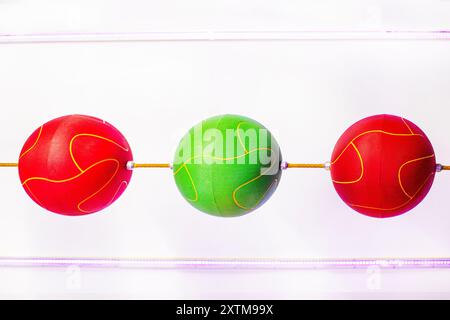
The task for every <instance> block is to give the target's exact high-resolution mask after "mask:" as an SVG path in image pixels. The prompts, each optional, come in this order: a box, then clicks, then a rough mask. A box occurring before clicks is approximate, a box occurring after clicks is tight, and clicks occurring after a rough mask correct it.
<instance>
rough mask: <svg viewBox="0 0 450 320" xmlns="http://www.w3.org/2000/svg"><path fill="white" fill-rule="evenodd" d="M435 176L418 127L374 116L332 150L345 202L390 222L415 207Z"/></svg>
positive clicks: (335, 175) (428, 146)
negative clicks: (389, 219) (390, 218)
mask: <svg viewBox="0 0 450 320" xmlns="http://www.w3.org/2000/svg"><path fill="white" fill-rule="evenodd" d="M435 172H436V158H435V154H434V150H433V146H432V145H431V143H430V141H429V140H428V138H427V136H426V135H425V133H424V132H423V131H422V130H421V129H420V128H419V127H417V126H416V125H415V124H414V123H412V122H410V121H408V120H406V119H403V118H401V117H397V116H393V115H376V116H372V117H369V118H366V119H363V120H361V121H359V122H357V123H355V124H354V125H352V126H351V127H350V128H349V129H348V130H347V131H345V133H344V134H343V135H342V136H341V138H340V139H339V141H338V142H337V144H336V147H335V149H334V151H333V155H332V160H331V177H332V179H333V184H334V187H335V189H336V191H337V193H338V194H339V196H340V197H341V198H342V200H343V201H344V202H345V203H346V204H347V205H349V206H350V207H351V208H353V209H354V210H356V211H358V212H360V213H362V214H364V215H367V216H371V217H376V218H389V217H394V216H398V215H401V214H404V213H406V212H408V211H410V210H411V209H413V208H414V207H416V206H417V205H418V204H419V203H420V202H421V201H422V200H423V199H424V198H425V197H426V195H427V194H428V192H429V190H430V188H431V186H432V184H433V181H434V176H435Z"/></svg>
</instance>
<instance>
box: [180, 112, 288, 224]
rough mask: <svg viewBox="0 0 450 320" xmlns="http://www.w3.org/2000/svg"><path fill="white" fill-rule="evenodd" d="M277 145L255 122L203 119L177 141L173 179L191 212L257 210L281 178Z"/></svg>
mask: <svg viewBox="0 0 450 320" xmlns="http://www.w3.org/2000/svg"><path fill="white" fill-rule="evenodd" d="M281 161H282V156H281V152H280V147H279V146H278V143H277V141H276V140H275V138H274V137H273V136H272V134H271V133H270V132H269V131H268V130H267V129H266V128H265V127H264V126H263V125H261V124H260V123H258V122H256V121H254V120H252V119H249V118H246V117H242V116H237V115H222V116H217V117H213V118H209V119H207V120H204V121H202V122H201V123H199V124H198V125H196V126H195V127H193V128H192V129H191V130H190V131H189V132H188V133H187V134H186V135H185V136H184V138H183V139H182V140H181V142H180V144H179V146H178V148H177V151H176V154H175V159H174V166H173V171H174V177H175V182H176V184H177V186H178V189H179V190H180V192H181V194H182V195H183V197H184V198H185V199H186V200H187V201H188V202H189V203H190V204H191V205H192V206H194V207H195V208H197V209H199V210H201V211H203V212H205V213H208V214H211V215H214V216H219V217H238V216H242V215H245V214H247V213H250V212H251V211H253V210H255V209H257V208H259V207H260V206H262V205H263V204H264V203H265V202H266V201H267V200H268V199H269V198H270V197H271V196H272V194H273V193H274V192H275V190H276V188H277V187H278V184H279V182H280V178H281V169H280V164H281Z"/></svg>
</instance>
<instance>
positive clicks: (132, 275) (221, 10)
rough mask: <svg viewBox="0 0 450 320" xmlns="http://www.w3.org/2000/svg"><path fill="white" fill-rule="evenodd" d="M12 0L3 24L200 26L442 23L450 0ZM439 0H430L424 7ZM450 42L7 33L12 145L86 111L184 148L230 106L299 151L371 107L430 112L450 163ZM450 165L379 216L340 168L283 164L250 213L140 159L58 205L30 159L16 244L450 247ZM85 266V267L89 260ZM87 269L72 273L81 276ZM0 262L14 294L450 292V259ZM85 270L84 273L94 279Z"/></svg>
mask: <svg viewBox="0 0 450 320" xmlns="http://www.w3.org/2000/svg"><path fill="white" fill-rule="evenodd" d="M260 2H261V1H247V2H245V4H244V3H243V2H242V1H191V2H189V1H165V2H160V1H76V2H75V1H61V0H60V1H48V0H47V1H8V0H6V1H5V0H3V1H1V0H0V33H3V34H14V33H48V32H125V31H126V32H142V31H192V30H202V31H204V30H206V31H207V30H310V29H313V30H383V29H384V30H387V29H389V30H394V29H395V30H432V29H434V30H443V29H446V28H447V29H448V28H450V1H379V2H376V1H341V2H339V3H336V2H335V1H314V2H313V3H308V1H302V2H298V1H287V0H284V1H265V2H264V3H260ZM425 4H426V6H425ZM448 57H450V44H449V43H448V42H447V41H279V42H277V41H253V42H252V41H250V42H238V41H236V42H232V41H231V42H220V41H217V42H212V41H210V42H200V41H198V42H131V43H59V44H54V43H53V44H52V43H41V44H1V45H0V88H1V91H0V108H1V111H2V114H1V117H0V145H1V152H0V155H1V158H0V161H3V162H8V161H16V159H17V157H18V154H19V152H20V149H21V147H22V144H23V143H24V141H25V140H26V138H27V137H28V135H29V134H31V133H32V131H33V130H35V129H36V128H37V127H39V126H40V125H41V124H42V123H44V122H46V121H48V120H50V119H52V118H55V117H57V116H61V115H65V114H71V113H82V114H88V115H93V116H97V117H101V118H103V119H105V120H107V121H108V122H110V123H112V124H113V125H115V126H116V127H117V128H119V129H120V130H121V131H122V133H123V134H124V135H125V136H126V137H127V139H128V141H129V142H130V144H131V146H132V148H133V152H134V155H135V160H136V161H138V162H170V161H171V160H172V156H173V152H174V150H175V148H176V145H177V143H178V140H179V139H180V138H181V136H182V135H183V134H184V133H185V131H187V130H188V129H189V128H190V127H191V126H193V125H195V124H196V123H197V122H199V121H200V120H202V119H204V118H207V117H210V116H213V115H217V114H223V113H237V114H242V115H246V116H249V117H252V118H254V119H255V120H257V121H260V122H261V123H263V124H264V125H265V126H266V127H268V128H269V129H270V130H271V131H272V132H273V133H274V135H275V136H276V137H277V140H278V141H279V143H280V145H281V147H282V151H283V154H284V156H285V158H286V160H288V161H291V162H324V161H327V160H329V157H330V155H331V151H332V149H333V146H334V143H335V142H336V140H337V139H338V137H339V136H340V134H341V133H342V132H343V131H344V130H345V129H346V128H347V127H348V126H349V125H351V124H352V123H353V122H355V121H357V120H359V119H360V118H362V117H365V116H368V115H372V114H378V113H391V114H397V115H401V116H404V117H405V118H407V119H409V120H411V121H413V122H415V123H416V124H417V125H419V126H420V127H421V128H422V129H423V130H424V131H425V132H426V133H427V134H428V136H429V138H430V140H431V141H432V142H433V145H434V147H435V150H436V154H437V157H438V161H441V162H447V163H448V162H450V147H449V144H448V141H449V135H450V133H449V128H448V119H449V116H450V111H449V101H450V90H449V88H450V60H449V58H448ZM449 179H450V177H449V176H448V174H447V173H442V174H439V175H438V176H437V179H436V181H435V184H434V186H433V189H432V191H431V192H430V194H429V196H428V197H427V198H426V199H425V201H424V202H423V203H422V204H421V205H420V206H419V207H418V208H417V209H415V210H414V211H412V212H410V213H408V214H406V215H404V216H402V217H398V218H394V219H389V220H375V219H371V218H367V217H364V216H362V215H359V214H357V213H355V212H353V211H351V210H350V209H349V208H347V207H346V206H345V205H344V204H343V203H342V202H341V200H340V199H339V197H338V196H337V195H336V193H335V191H334V189H333V186H332V184H331V182H330V177H329V174H328V173H327V172H324V171H321V170H318V171H315V170H305V171H301V170H299V171H295V170H291V171H288V172H285V174H284V176H283V178H282V181H281V185H280V187H279V188H278V190H277V192H276V193H275V195H274V196H273V198H272V199H271V200H270V201H269V202H268V203H267V204H266V205H265V206H264V207H262V208H261V209H260V210H258V211H257V212H255V213H252V214H250V215H248V216H246V217H243V218H238V219H228V220H227V219H225V220H224V219H218V218H215V217H210V216H207V215H205V214H203V213H200V212H197V211H195V209H193V208H191V207H190V205H189V204H188V203H186V202H185V200H184V199H183V198H182V197H181V195H179V193H178V190H177V189H176V186H175V184H174V181H173V178H172V176H171V173H170V171H168V170H139V171H136V172H135V174H134V176H133V179H132V183H131V185H130V186H129V188H128V189H127V191H126V192H125V194H124V195H123V196H122V198H121V199H120V200H119V201H118V202H117V203H115V204H114V205H113V206H112V207H111V208H109V209H107V210H105V211H103V212H101V213H99V214H95V215H92V216H88V217H82V218H67V217H62V216H57V215H55V214H51V213H48V212H45V211H43V210H42V209H40V208H39V207H38V206H36V205H35V204H34V203H33V202H32V201H31V200H30V199H29V198H28V197H27V195H26V194H25V192H24V191H23V190H22V187H21V186H20V182H19V179H18V176H17V172H16V170H15V169H4V170H2V172H1V181H2V182H1V184H0V194H1V195H2V205H1V211H0V212H1V214H0V243H1V244H2V245H1V246H0V255H1V256H67V257H70V256H78V257H79V256H83V257H111V256H122V257H156V258H161V257H192V258H199V257H210V258H221V257H224V258H325V257H327V258H330V257H341V258H351V257H443V256H450V247H449V243H450V241H449V235H448V234H449V233H448V230H449V228H450V218H449V216H448V214H449V206H448V203H447V201H448V200H447V199H446V195H448V190H449V186H450V180H449ZM79 272H81V274H79ZM74 274H75V276H76V277H77V279H78V280H80V283H81V284H80V286H75V287H74V286H72V285H69V284H70V283H72V282H71V281H72V280H73V279H72V278H73V276H74ZM381 279H382V285H381V287H380V288H379V289H378V290H371V288H370V286H367V281H369V280H370V275H369V273H368V272H366V270H362V271H289V272H286V271H283V272H281V271H278V272H269V271H264V272H262V271H259V272H250V271H245V272H239V271H233V272H225V271H224V272H219V271H206V272H205V271H201V272H200V271H181V270H180V271H130V270H129V271H125V270H122V271H112V270H109V271H91V270H81V271H77V270H48V269H47V270H29V269H2V270H0V296H5V297H44V298H46V297H66V298H71V297H73V298H80V297H81V298H85V297H99V298H100V297H122V298H316V297H317V298H320V297H325V298H328V297H333V298H339V297H353V298H360V297H365V298H367V297H368V298H371V297H373V298H377V297H383V298H388V297H392V298H395V297H433V298H440V297H450V280H449V279H450V277H449V273H448V271H383V272H382V274H381ZM78 280H77V281H78Z"/></svg>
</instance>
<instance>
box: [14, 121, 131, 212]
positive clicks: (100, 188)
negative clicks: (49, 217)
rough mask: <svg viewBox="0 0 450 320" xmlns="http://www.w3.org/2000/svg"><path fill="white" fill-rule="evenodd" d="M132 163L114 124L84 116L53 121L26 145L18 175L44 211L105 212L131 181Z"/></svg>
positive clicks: (125, 141) (128, 150) (21, 155)
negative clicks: (130, 168)
mask: <svg viewBox="0 0 450 320" xmlns="http://www.w3.org/2000/svg"><path fill="white" fill-rule="evenodd" d="M132 160H133V155H132V153H131V149H130V146H129V145H128V142H127V140H126V139H125V137H124V136H123V135H122V134H121V133H120V132H119V131H118V130H117V129H116V128H115V127H113V126H112V125H111V124H109V123H107V122H105V121H103V120H100V119H97V118H94V117H90V116H84V115H70V116H64V117H61V118H57V119H54V120H51V121H50V122H48V123H46V124H44V125H43V126H41V127H40V128H38V129H37V130H36V131H35V132H34V133H33V134H32V135H31V136H30V137H29V138H28V140H27V141H26V142H25V145H24V146H23V149H22V152H21V154H20V158H19V175H20V180H21V182H22V185H23V188H24V189H25V191H26V192H27V194H28V195H29V196H30V197H31V199H33V200H34V201H35V202H36V203H37V204H39V205H40V206H41V207H43V208H45V209H47V210H49V211H52V212H54V213H58V214H62V215H67V216H81V215H87V214H91V213H94V212H97V211H100V210H102V209H105V208H106V207H108V206H109V205H111V204H112V203H113V202H114V201H116V200H117V199H118V198H119V197H120V196H121V194H122V193H123V192H124V191H125V189H126V188H127V186H128V183H129V182H130V179H131V175H132V171H130V170H127V168H126V165H127V162H128V161H132Z"/></svg>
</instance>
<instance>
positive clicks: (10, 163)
mask: <svg viewBox="0 0 450 320" xmlns="http://www.w3.org/2000/svg"><path fill="white" fill-rule="evenodd" d="M18 166H19V164H18V163H13V162H3V163H0V167H3V168H15V167H18Z"/></svg>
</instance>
